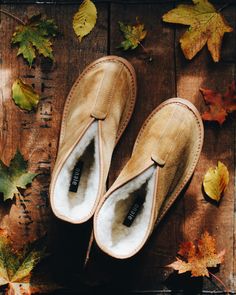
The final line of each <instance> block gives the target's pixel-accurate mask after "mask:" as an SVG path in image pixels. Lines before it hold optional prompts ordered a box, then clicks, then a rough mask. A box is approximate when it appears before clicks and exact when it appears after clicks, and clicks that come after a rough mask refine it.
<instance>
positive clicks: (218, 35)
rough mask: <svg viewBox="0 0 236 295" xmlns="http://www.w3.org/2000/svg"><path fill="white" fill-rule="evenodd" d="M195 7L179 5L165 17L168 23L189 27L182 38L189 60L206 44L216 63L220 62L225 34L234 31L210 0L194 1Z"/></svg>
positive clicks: (185, 53)
mask: <svg viewBox="0 0 236 295" xmlns="http://www.w3.org/2000/svg"><path fill="white" fill-rule="evenodd" d="M193 3H194V4H195V5H188V4H182V5H178V6H177V8H174V9H172V10H170V11H169V12H167V13H166V14H164V15H163V17H162V19H163V21H165V22H168V23H176V24H182V25H189V26H190V27H189V29H188V30H187V31H186V32H185V33H184V35H183V36H182V37H181V38H180V44H181V48H182V50H183V53H184V55H185V57H186V58H187V59H192V58H193V57H194V56H195V55H196V54H197V53H198V52H199V51H200V50H201V49H202V48H203V47H204V46H205V45H206V44H207V47H208V49H209V51H210V53H211V56H212V58H213V60H214V61H215V62H218V61H219V60H220V50H221V43H222V39H223V36H224V34H225V33H229V32H232V31H233V28H232V27H230V26H229V24H228V23H227V21H226V20H225V18H224V17H223V15H222V14H220V13H219V11H217V10H216V9H215V7H214V6H213V5H212V4H211V3H210V2H209V1H208V0H193Z"/></svg>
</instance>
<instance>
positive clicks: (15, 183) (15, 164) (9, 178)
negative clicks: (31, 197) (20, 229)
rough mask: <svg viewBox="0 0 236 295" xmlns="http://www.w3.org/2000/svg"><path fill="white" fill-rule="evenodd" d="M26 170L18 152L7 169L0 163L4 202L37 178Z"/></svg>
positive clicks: (0, 185)
mask: <svg viewBox="0 0 236 295" xmlns="http://www.w3.org/2000/svg"><path fill="white" fill-rule="evenodd" d="M27 168H28V163H27V161H25V160H24V158H23V156H22V155H21V154H20V152H19V151H17V152H16V154H15V157H14V158H13V159H12V160H11V162H10V165H9V167H7V166H5V164H4V163H3V162H2V161H0V192H1V193H3V198H4V201H6V200H7V199H13V198H14V196H15V195H16V194H19V193H20V192H19V190H18V188H22V189H25V188H26V186H27V185H28V184H30V183H32V180H33V179H34V178H35V177H36V176H37V174H35V173H30V172H28V171H27ZM0 254H1V251H0Z"/></svg>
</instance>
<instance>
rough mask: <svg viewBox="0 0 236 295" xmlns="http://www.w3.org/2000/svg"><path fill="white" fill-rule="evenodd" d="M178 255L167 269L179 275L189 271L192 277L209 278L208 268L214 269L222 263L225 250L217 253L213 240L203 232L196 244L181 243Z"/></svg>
mask: <svg viewBox="0 0 236 295" xmlns="http://www.w3.org/2000/svg"><path fill="white" fill-rule="evenodd" d="M178 255H179V258H178V257H177V258H176V261H175V262H173V263H171V264H170V265H168V266H167V267H171V268H173V269H174V270H177V271H178V273H179V274H181V273H185V272H187V271H190V272H191V274H192V277H200V276H207V277H209V271H208V268H209V267H210V268H211V267H216V266H218V265H219V264H221V263H222V262H223V260H224V255H225V250H223V251H221V252H219V253H217V252H216V242H215V239H214V238H213V237H212V236H210V235H209V233H208V232H205V233H204V234H202V236H201V238H200V239H199V240H198V241H197V243H196V244H194V243H193V242H185V243H182V244H181V245H180V249H179V252H178Z"/></svg>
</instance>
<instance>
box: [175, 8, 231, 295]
mask: <svg viewBox="0 0 236 295" xmlns="http://www.w3.org/2000/svg"><path fill="white" fill-rule="evenodd" d="M228 10H229V11H227V10H226V11H225V12H226V14H227V15H228V18H229V19H231V20H234V19H235V7H233V8H232V7H231V8H229V9H228ZM181 33H182V32H181V31H180V30H178V32H177V34H176V38H177V40H178V38H179V36H180V34H181ZM231 37H232V36H231ZM231 42H233V43H232V46H231V47H233V48H235V40H234V39H232V40H231ZM227 43H228V42H226V44H225V43H224V46H225V47H223V50H222V56H223V59H224V61H222V62H220V63H213V62H212V60H211V56H210V55H209V52H208V51H207V50H206V48H204V50H202V52H200V53H199V54H198V55H197V56H196V57H195V58H194V59H193V60H192V61H191V62H187V61H186V60H185V59H184V57H183V54H182V52H181V51H180V48H179V45H178V41H177V42H176V76H177V95H178V96H180V97H184V98H187V99H189V100H190V101H192V102H193V103H194V104H195V105H196V106H197V107H198V109H199V110H200V111H203V110H204V109H206V106H205V103H204V101H203V97H202V95H201V93H200V92H199V88H200V87H203V88H211V89H215V90H218V91H222V92H224V91H225V89H226V87H227V85H228V84H230V83H231V82H232V81H233V80H234V78H235V64H234V63H230V62H226V61H232V60H233V59H234V54H235V50H232V48H231V49H229V48H230V46H229V44H228V46H227ZM234 134H235V122H234V117H231V118H229V120H228V121H227V122H226V123H225V124H224V125H223V126H222V127H220V126H218V125H217V124H215V123H205V140H204V146H203V150H202V154H201V158H200V161H199V164H198V166H197V169H196V171H195V174H194V177H193V179H192V181H191V185H190V187H189V189H188V190H187V192H186V194H185V197H184V199H183V200H182V201H183V204H184V212H185V213H184V214H185V217H184V224H183V233H184V238H185V239H186V240H194V239H196V238H197V237H199V235H200V234H201V233H202V232H204V231H205V230H208V231H209V232H210V233H211V234H213V235H214V236H215V237H216V240H217V245H218V249H219V250H220V249H224V248H225V249H226V256H225V262H224V264H223V265H222V266H221V267H220V272H219V276H220V277H221V279H222V280H223V281H224V282H225V283H226V285H227V286H228V288H229V289H230V290H232V291H235V271H234V267H235V266H234V264H235V256H234V255H235V253H234V246H233V245H234V239H235V237H234V222H235V221H234V206H235V184H234V179H235V162H234V159H235V144H234ZM218 160H220V161H222V162H223V163H225V164H226V165H227V167H228V169H229V172H230V183H229V187H228V189H227V192H226V194H225V196H224V198H223V199H222V201H221V202H220V204H219V205H218V206H217V205H215V204H212V203H210V202H209V201H207V200H206V199H205V198H204V196H203V193H202V187H201V185H200V184H201V183H202V179H203V176H204V174H205V173H206V171H207V169H208V168H209V167H213V166H215V165H216V164H217V161H218ZM226 241H227V242H226ZM203 287H204V288H205V289H208V290H215V285H214V284H212V283H211V282H209V281H208V280H204V285H203Z"/></svg>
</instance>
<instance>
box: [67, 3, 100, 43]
mask: <svg viewBox="0 0 236 295" xmlns="http://www.w3.org/2000/svg"><path fill="white" fill-rule="evenodd" d="M96 21H97V8H96V6H95V5H94V3H93V2H92V1H90V0H84V1H83V2H82V4H81V5H80V7H79V10H78V12H77V13H76V14H75V15H74V18H73V29H74V31H75V34H76V35H77V36H78V38H79V41H80V42H81V41H82V38H83V37H84V36H86V35H88V34H89V33H90V32H91V31H92V29H93V28H94V26H95V24H96Z"/></svg>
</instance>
